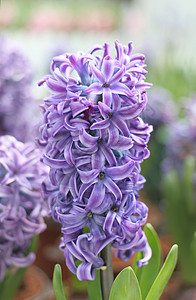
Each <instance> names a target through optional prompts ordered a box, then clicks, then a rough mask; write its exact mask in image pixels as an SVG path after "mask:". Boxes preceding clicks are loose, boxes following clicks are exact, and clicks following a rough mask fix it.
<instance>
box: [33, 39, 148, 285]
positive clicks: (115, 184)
mask: <svg viewBox="0 0 196 300" xmlns="http://www.w3.org/2000/svg"><path fill="white" fill-rule="evenodd" d="M115 45H116V56H115V58H112V56H111V49H110V46H109V45H108V44H105V45H104V46H97V47H95V48H94V49H92V50H91V51H89V52H88V53H86V54H85V53H82V52H79V53H77V54H63V55H60V56H58V57H55V58H54V59H53V62H52V65H51V72H52V74H51V75H47V76H45V77H44V78H43V79H42V80H41V81H40V83H39V85H43V84H44V85H45V86H46V87H47V88H48V89H49V91H50V95H49V96H47V97H46V98H45V103H44V105H43V114H44V124H43V125H42V126H41V127H40V132H41V134H42V139H41V140H40V144H41V145H43V146H45V150H44V151H45V153H44V156H43V162H44V163H45V164H46V165H47V166H49V167H50V174H49V176H50V181H51V184H52V186H53V187H47V186H45V191H46V193H47V195H48V197H49V203H50V208H51V213H52V216H53V218H54V219H55V221H57V222H59V223H61V225H62V229H61V231H62V234H63V237H62V240H61V245H60V249H61V250H62V251H63V252H64V255H65V259H66V264H67V266H68V268H69V269H70V270H71V271H72V272H73V273H75V274H76V275H77V276H78V278H79V279H80V280H93V279H94V276H95V274H94V270H95V268H100V267H101V266H103V265H104V261H103V260H102V258H101V257H100V256H99V253H100V251H101V250H102V249H103V248H104V247H105V246H106V245H108V244H109V243H112V245H113V246H114V247H115V248H117V255H118V256H119V257H122V258H123V259H125V260H126V259H128V258H129V257H130V256H131V255H133V254H134V252H135V251H144V253H145V256H144V258H143V259H142V260H140V261H139V262H138V264H139V265H140V266H141V265H143V264H146V263H147V261H148V260H149V258H150V250H149V246H148V243H147V239H146V237H145V234H144V232H143V231H142V229H141V226H143V225H144V224H145V222H146V219H147V213H148V209H147V207H146V206H145V205H144V204H143V203H141V202H139V201H138V200H137V199H138V197H139V194H138V191H139V190H140V189H141V188H142V187H143V184H144V182H145V179H144V178H143V176H142V175H141V174H140V170H141V168H140V163H141V162H142V161H143V160H144V159H146V158H147V157H148V156H149V150H148V149H147V143H148V140H149V137H150V133H151V131H152V127H151V126H149V125H148V124H145V123H144V122H143V120H142V119H141V118H140V115H141V113H142V111H143V110H144V109H145V107H146V104H147V93H146V88H148V87H150V86H151V85H150V84H148V83H146V82H145V74H146V70H145V69H144V67H145V64H144V56H143V55H142V54H134V55H133V54H132V52H133V45H132V43H130V44H129V45H128V47H125V46H123V45H122V44H121V43H120V42H118V41H117V42H116V43H115ZM100 50H102V51H103V55H102V56H100V55H97V51H100ZM75 75H76V76H75ZM85 232H88V233H85ZM78 259H79V260H80V261H81V263H80V264H79V266H77V264H76V261H77V260H78Z"/></svg>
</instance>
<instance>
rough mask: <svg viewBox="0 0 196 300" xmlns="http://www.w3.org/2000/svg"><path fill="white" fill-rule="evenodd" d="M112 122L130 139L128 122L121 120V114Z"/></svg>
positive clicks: (115, 116) (114, 117)
mask: <svg viewBox="0 0 196 300" xmlns="http://www.w3.org/2000/svg"><path fill="white" fill-rule="evenodd" d="M112 122H113V124H114V125H115V126H116V127H117V128H118V129H119V130H120V131H121V132H122V134H123V135H124V136H126V137H130V133H129V129H128V126H127V124H126V121H125V120H123V119H122V118H120V117H119V114H117V115H114V116H113V118H112Z"/></svg>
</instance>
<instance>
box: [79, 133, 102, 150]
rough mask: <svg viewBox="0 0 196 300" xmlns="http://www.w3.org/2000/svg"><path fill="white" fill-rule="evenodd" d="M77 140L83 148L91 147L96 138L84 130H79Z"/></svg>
mask: <svg viewBox="0 0 196 300" xmlns="http://www.w3.org/2000/svg"><path fill="white" fill-rule="evenodd" d="M79 139H80V141H81V143H82V144H83V145H84V146H85V147H92V146H94V145H95V144H96V143H97V140H98V137H95V136H92V135H90V134H89V133H87V132H86V130H84V129H81V132H80V133H79Z"/></svg>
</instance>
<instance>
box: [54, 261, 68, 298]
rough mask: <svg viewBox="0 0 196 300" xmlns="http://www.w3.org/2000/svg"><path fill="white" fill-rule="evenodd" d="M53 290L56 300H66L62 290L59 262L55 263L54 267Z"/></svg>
mask: <svg viewBox="0 0 196 300" xmlns="http://www.w3.org/2000/svg"><path fill="white" fill-rule="evenodd" d="M53 290H54V294H55V297H56V300H66V298H65V295H64V291H63V283H62V271H61V266H60V265H59V264H56V265H55V267H54V272H53Z"/></svg>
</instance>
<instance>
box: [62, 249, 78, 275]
mask: <svg viewBox="0 0 196 300" xmlns="http://www.w3.org/2000/svg"><path fill="white" fill-rule="evenodd" d="M64 255H65V261H66V265H67V267H68V269H69V270H70V271H71V272H72V273H74V274H76V271H77V268H76V265H75V262H74V258H73V255H72V254H71V253H70V252H69V250H68V249H67V248H65V250H64Z"/></svg>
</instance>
